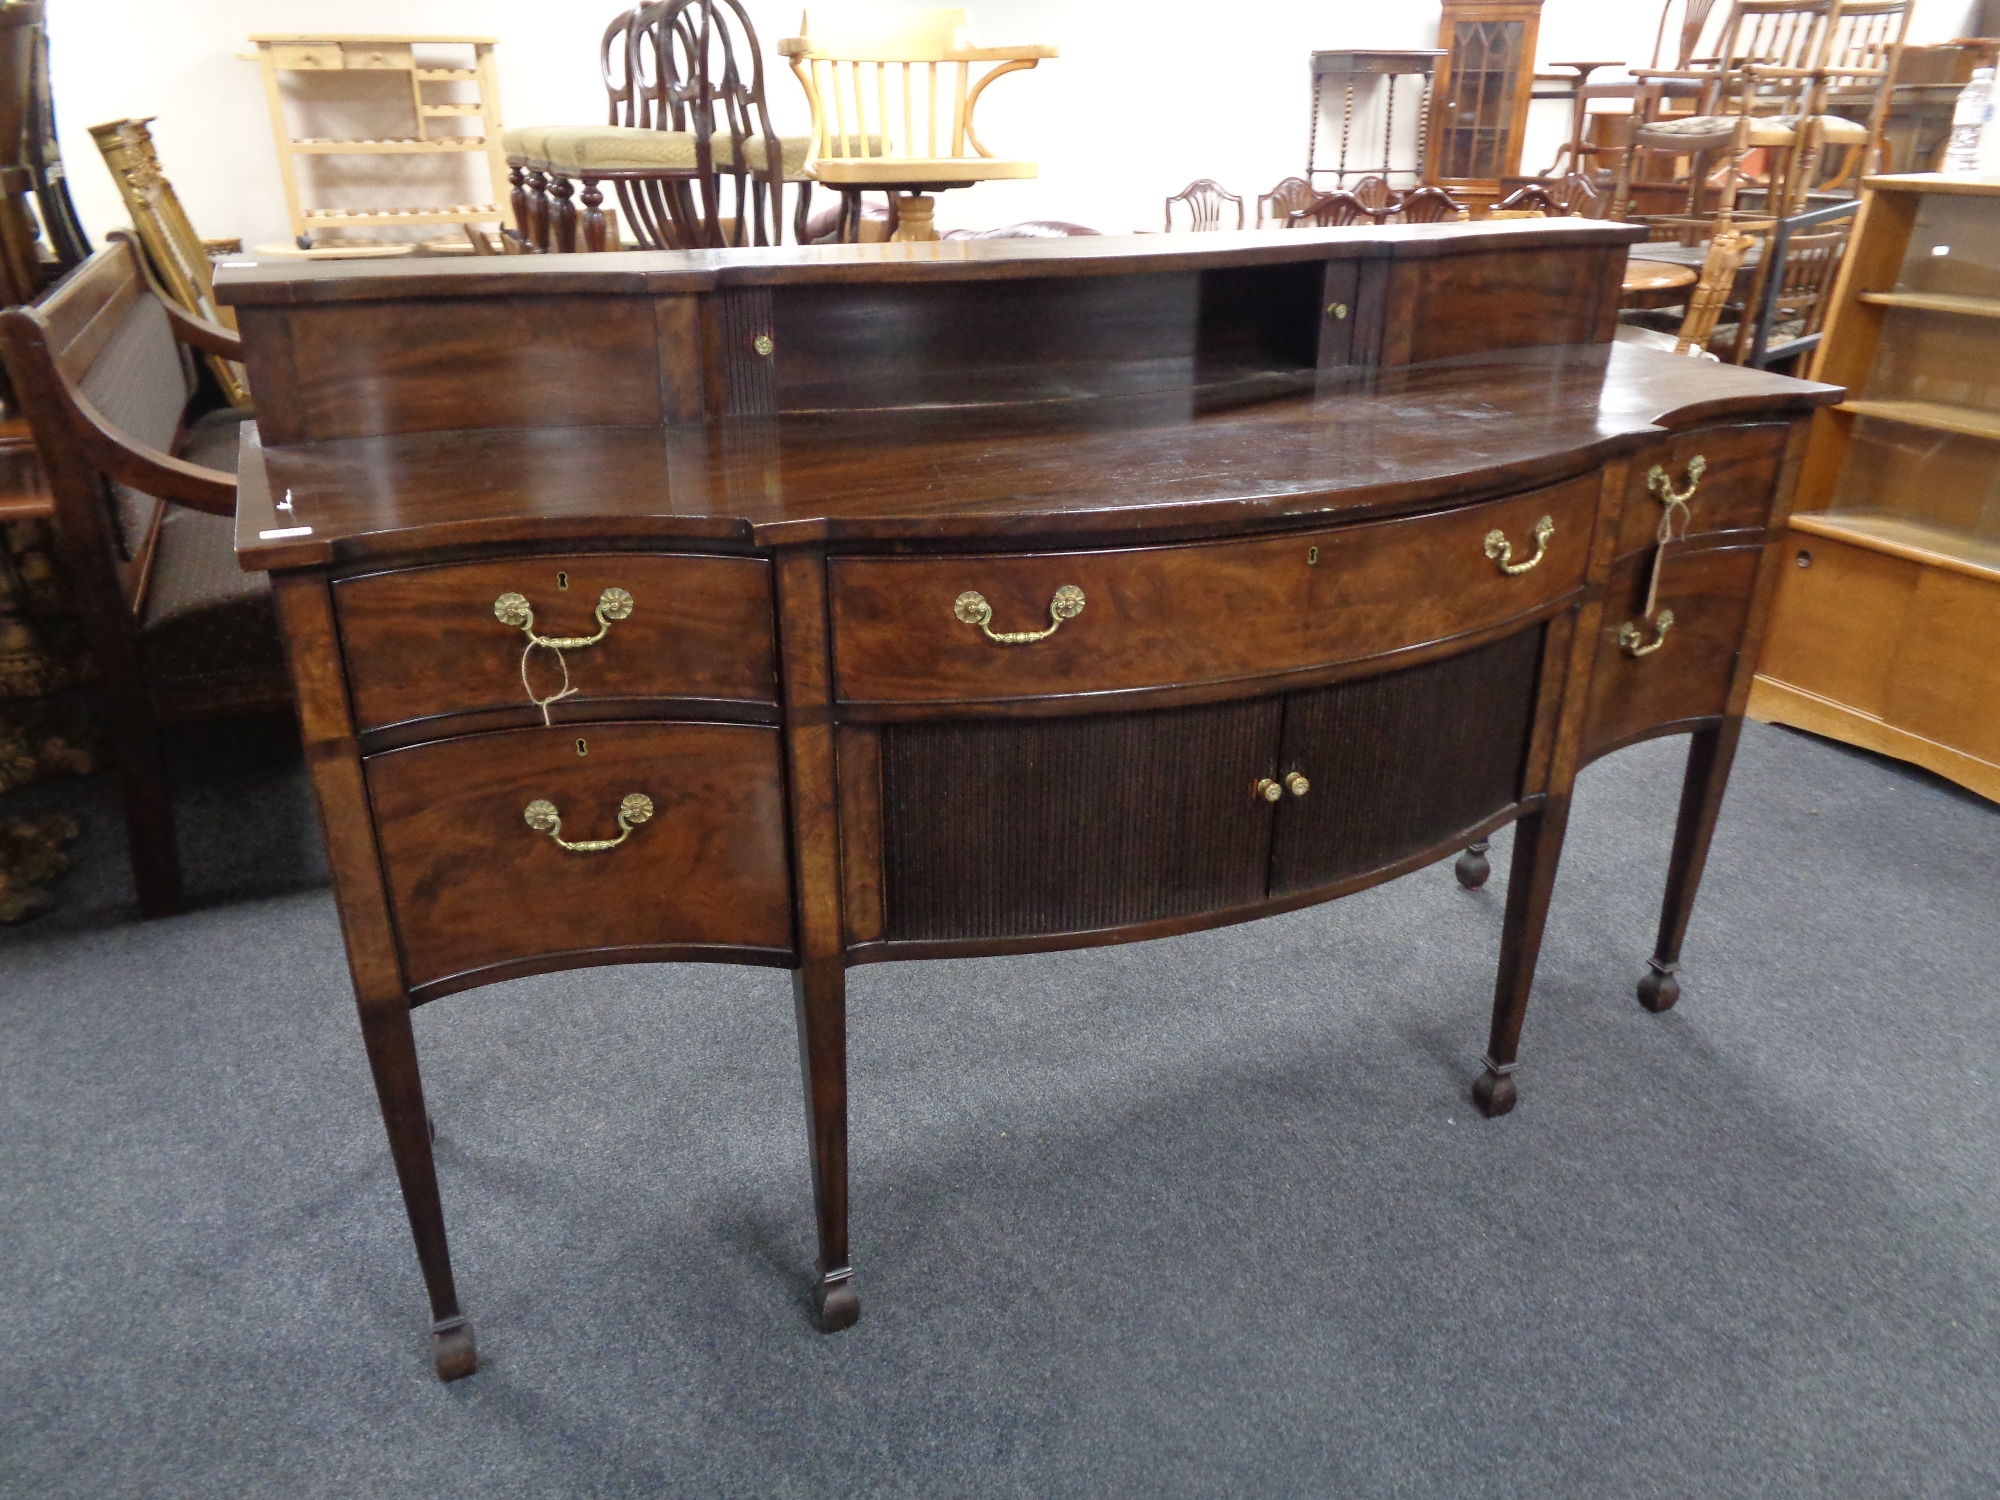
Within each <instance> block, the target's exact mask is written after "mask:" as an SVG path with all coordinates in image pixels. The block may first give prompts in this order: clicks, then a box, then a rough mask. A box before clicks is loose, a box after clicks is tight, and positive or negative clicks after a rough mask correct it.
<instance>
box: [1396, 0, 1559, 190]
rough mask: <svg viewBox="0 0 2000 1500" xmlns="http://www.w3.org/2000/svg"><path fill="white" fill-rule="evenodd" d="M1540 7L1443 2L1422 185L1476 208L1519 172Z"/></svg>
mask: <svg viewBox="0 0 2000 1500" xmlns="http://www.w3.org/2000/svg"><path fill="white" fill-rule="evenodd" d="M1541 15H1542V0H1472V3H1455V0H1445V5H1444V13H1443V15H1442V16H1441V17H1440V18H1439V21H1438V45H1439V46H1441V47H1443V48H1444V49H1445V59H1444V62H1443V63H1442V64H1441V65H1440V67H1439V71H1438V75H1437V81H1436V85H1435V88H1434V90H1433V96H1434V98H1435V100H1436V103H1435V104H1434V106H1433V108H1432V121H1431V129H1430V137H1429V142H1428V146H1427V150H1426V161H1425V169H1424V181H1425V182H1427V183H1430V184H1433V185H1434V186H1437V187H1441V188H1443V189H1444V190H1445V191H1447V192H1448V193H1450V194H1451V195H1452V196H1453V197H1454V198H1456V199H1458V200H1459V201H1460V202H1461V203H1465V204H1467V205H1468V206H1470V207H1472V208H1474V209H1475V210H1476V209H1479V208H1484V207H1488V206H1490V205H1491V204H1492V203H1493V202H1494V201H1495V200H1497V199H1498V198H1499V196H1500V189H1501V179H1502V178H1505V177H1513V176H1516V175H1518V174H1519V173H1520V170H1521V145H1522V139H1523V137H1524V135H1525V134H1526V132H1527V127H1528V100H1529V96H1530V95H1531V94H1532V93H1533V91H1534V86H1535V43H1536V40H1537V34H1538V32H1539V30H1540V27H1541Z"/></svg>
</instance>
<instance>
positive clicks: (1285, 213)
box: [1257, 177, 1319, 229]
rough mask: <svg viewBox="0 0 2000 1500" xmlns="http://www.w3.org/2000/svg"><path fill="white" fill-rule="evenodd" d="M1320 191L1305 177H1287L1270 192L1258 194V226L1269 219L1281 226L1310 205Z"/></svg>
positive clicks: (1261, 226) (1261, 225)
mask: <svg viewBox="0 0 2000 1500" xmlns="http://www.w3.org/2000/svg"><path fill="white" fill-rule="evenodd" d="M1318 196H1319V193H1318V192H1317V191H1316V190H1315V189H1314V188H1313V185H1312V184H1311V183H1309V182H1307V181H1306V180H1305V178H1303V177H1287V178H1286V179H1285V180H1284V181H1283V182H1281V183H1279V184H1278V185H1277V186H1276V187H1274V188H1272V189H1271V191H1270V192H1268V193H1259V194H1258V195H1257V227H1258V228H1259V229H1262V228H1263V227H1264V225H1265V223H1266V222H1267V221H1268V222H1270V223H1272V224H1276V225H1278V226H1280V227H1281V228H1282V227H1284V225H1285V223H1286V221H1287V220H1288V219H1290V217H1291V216H1292V215H1293V214H1294V213H1296V212H1298V210H1300V209H1302V208H1306V207H1309V206H1310V205H1311V203H1312V201H1313V199H1315V198H1317V197H1318Z"/></svg>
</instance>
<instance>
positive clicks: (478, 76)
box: [250, 33, 508, 248]
mask: <svg viewBox="0 0 2000 1500" xmlns="http://www.w3.org/2000/svg"><path fill="white" fill-rule="evenodd" d="M250 40H251V41H253V42H255V43H256V44H257V65H258V67H259V69H260V70H261V71H262V73H263V76H264V95H265V99H266V101H267V102H268V104H269V106H270V110H271V131H272V135H273V136H274V138H275V139H276V141H277V146H278V170H279V174H280V175H281V176H282V177H283V179H284V183H285V210H286V212H287V214H289V216H290V218H291V226H292V235H293V237H294V238H295V239H297V240H298V241H299V244H300V247H301V248H306V247H307V246H308V245H309V243H310V242H311V240H312V239H313V237H314V236H315V235H317V234H319V233H321V232H322V231H325V230H331V229H371V228H384V227H390V226H395V227H399V228H403V227H409V226H414V225H425V224H438V225H457V224H485V223H497V222H499V221H500V220H502V219H504V218H505V217H506V213H505V211H504V210H503V209H502V207H501V205H502V204H504V203H506V202H507V195H508V186H507V157H506V153H505V151H504V149H503V148H502V145H501V124H500V81H499V75H498V73H497V72H496V71H495V68H494V63H493V48H494V45H495V42H496V40H497V39H496V38H494V37H490V36H348V35H334V36H328V35H324V34H321V35H307V34H298V33H285V34H260V35H256V36H252V37H251V38H250ZM439 48H448V49H451V50H453V51H455V52H461V53H463V54H465V58H466V60H468V61H470V63H471V66H470V67H427V66H419V62H418V58H419V54H420V53H432V52H435V50H436V49H439ZM353 72H362V73H377V74H380V73H398V74H402V75H403V76H404V77H406V78H407V79H408V81H409V95H410V106H409V107H410V122H411V123H410V127H409V129H410V133H409V134H408V135H404V136H394V137H384V138H368V139H354V140H348V139H336V138H327V137H314V136H296V135H294V134H293V133H292V124H291V121H290V119H289V118H288V116H287V111H286V107H285V90H284V84H283V77H282V75H285V74H325V73H353ZM440 84H445V85H454V86H464V85H468V84H469V85H473V86H474V87H475V88H476V91H477V93H478V96H479V97H478V98H477V99H476V100H464V99H445V98H443V97H442V96H441V95H440V94H438V93H436V92H435V91H433V92H426V87H425V86H426V85H440ZM310 107H311V106H310V101H304V100H302V101H301V110H302V112H303V111H304V110H309V109H310ZM436 120H474V121H477V122H478V125H479V131H478V133H477V134H472V133H469V132H462V133H453V132H451V131H440V132H438V133H436V134H433V133H432V128H431V122H432V121H436ZM474 154H478V155H483V156H484V157H485V158H486V172H485V174H484V179H483V185H484V186H487V187H489V188H490V191H491V195H492V201H491V202H489V203H446V204H429V205H412V204H399V205H389V204H384V205H382V206H380V207H371V208H333V207H312V206H309V205H308V204H307V203H306V202H305V192H304V190H303V189H302V188H301V186H300V183H299V167H298V161H297V158H299V157H301V156H308V157H333V156H469V155H474Z"/></svg>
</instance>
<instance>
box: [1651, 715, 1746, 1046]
mask: <svg viewBox="0 0 2000 1500" xmlns="http://www.w3.org/2000/svg"><path fill="white" fill-rule="evenodd" d="M1742 737H1743V721H1742V720H1741V719H1725V720H1723V721H1722V723H1720V724H1717V725H1715V726H1714V727H1712V728H1709V729H1698V730H1696V731H1695V733H1694V735H1693V738H1692V741H1691V742H1690V744H1689V745H1688V758H1687V772H1686V775H1685V776H1684V777H1683V778H1682V780H1681V810H1680V817H1679V819H1678V820H1677V821H1676V822H1675V824H1674V852H1673V857H1672V859H1670V860H1669V861H1668V863H1667V890H1666V895H1665V897H1664V899H1663V900H1662V901H1661V903H1660V934H1659V938H1658V940H1657V941H1656V942H1655V943H1654V945H1653V956H1652V958H1651V959H1650V960H1649V961H1648V963H1647V966H1646V972H1645V974H1644V975H1642V976H1641V977H1640V980H1639V1003H1640V1004H1641V1005H1643V1006H1645V1007H1646V1009H1647V1010H1650V1011H1653V1012H1655V1013H1657V1012H1660V1011H1664V1010H1670V1009H1672V1008H1673V1004H1674V1002H1675V1001H1676V1000H1678V999H1680V997H1681V982H1680V979H1679V978H1678V977H1677V976H1678V974H1679V971H1680V966H1681V941H1682V939H1684V938H1685V937H1686V936H1687V926H1688V918H1689V917H1691V916H1693V915H1694V898H1695V892H1696V891H1697V890H1699V889H1700V887H1701V875H1702V871H1703V869H1705V868H1706V867H1707V865H1708V849H1709V845H1710V844H1711V843H1712V842H1713V841H1714V839H1715V824H1716V820H1717V819H1718V818H1719V817H1720V816H1721V814H1722V794H1723V792H1724V790H1725V789H1726V788H1727V787H1728V785H1729V768H1730V766H1731V764H1732V763H1733V762H1734V761H1735V759H1736V746H1737V742H1738V741H1739V740H1741V739H1742Z"/></svg>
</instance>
